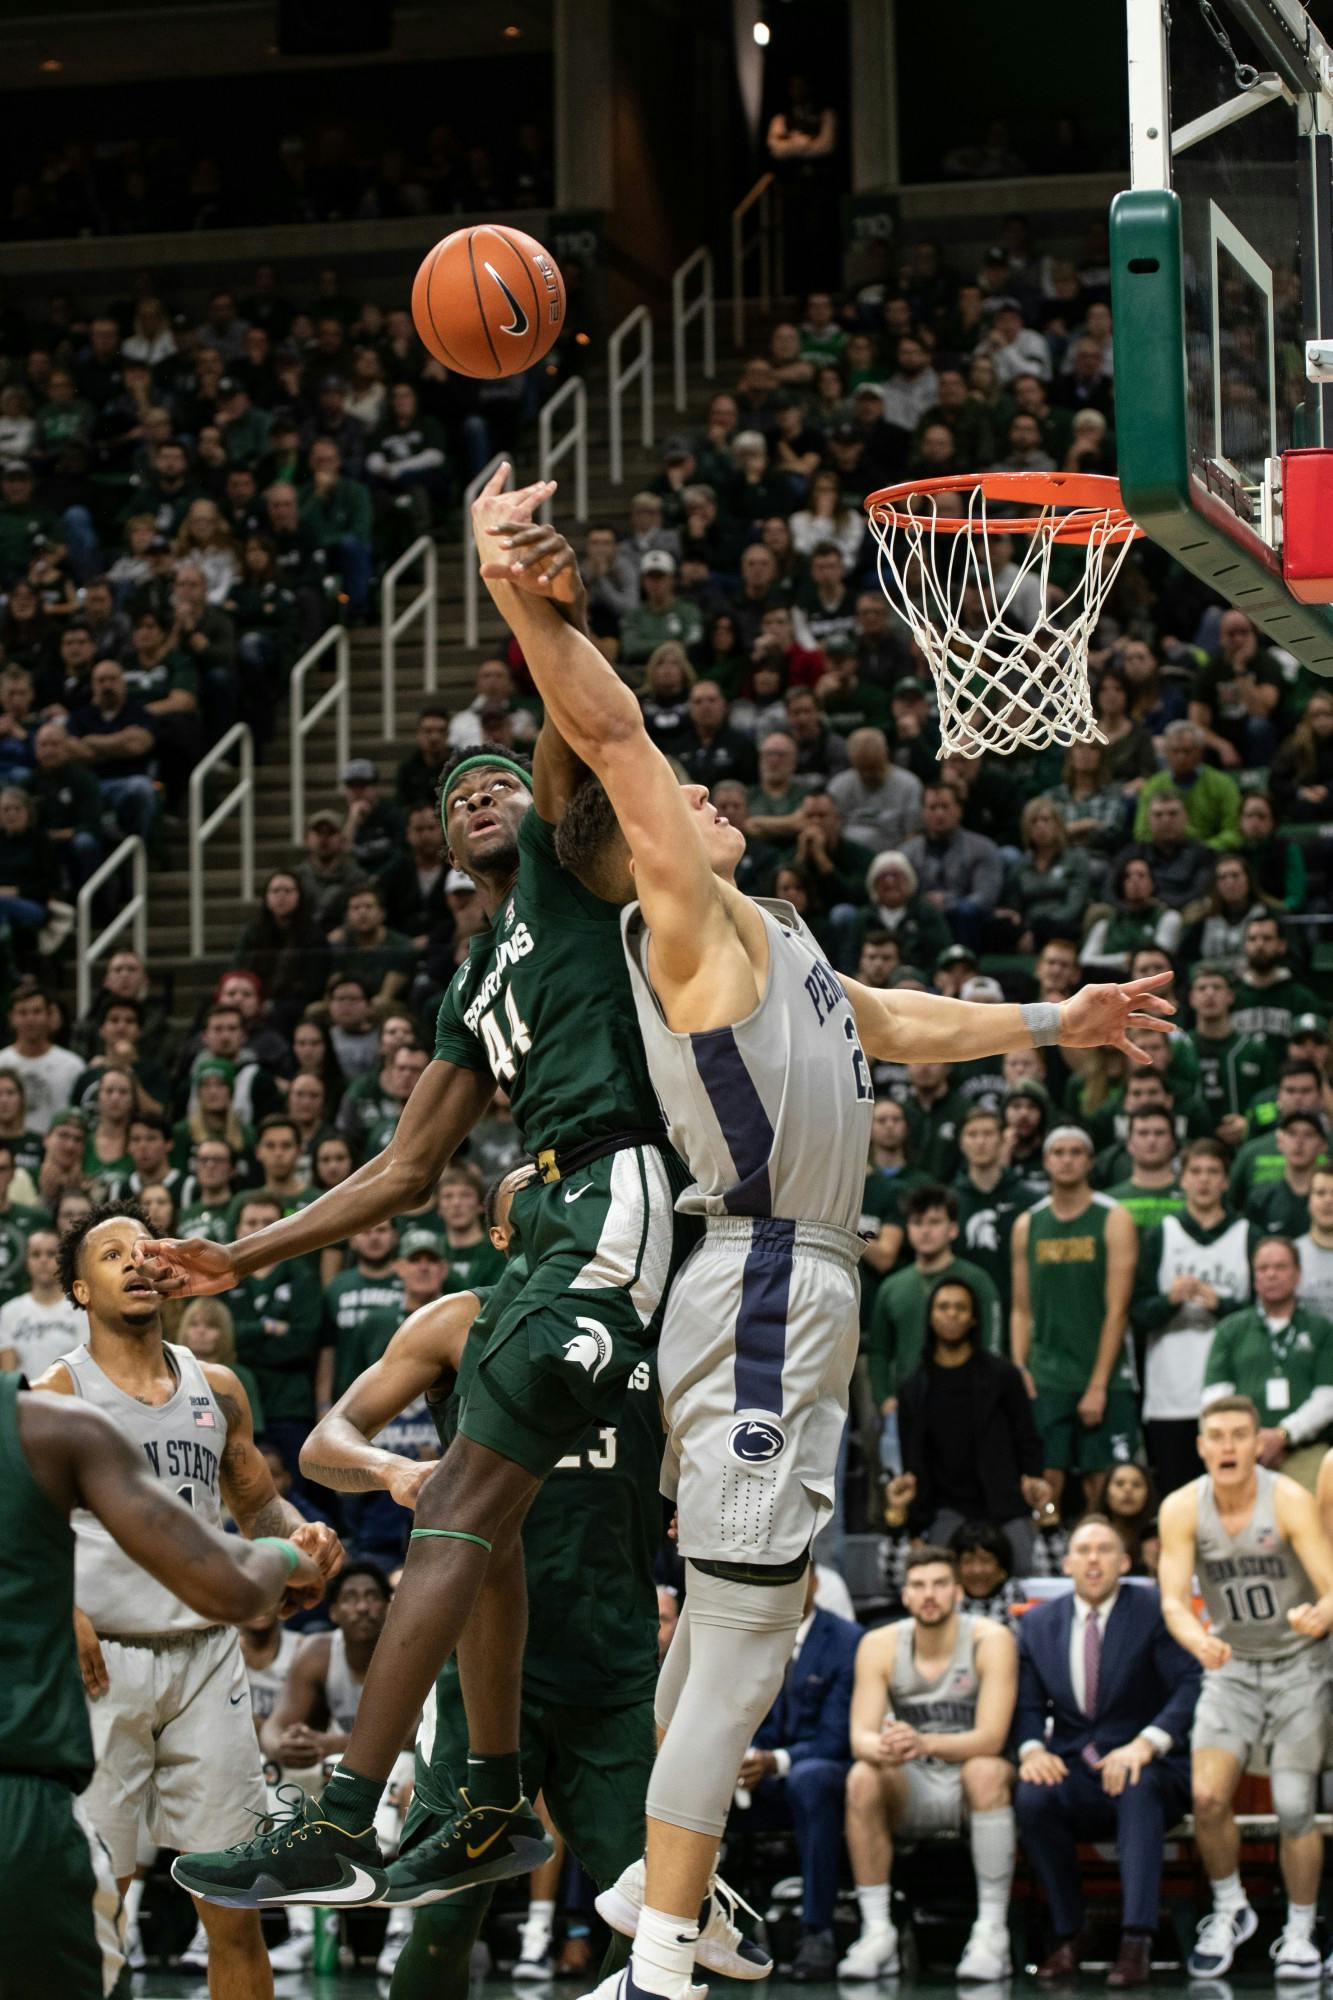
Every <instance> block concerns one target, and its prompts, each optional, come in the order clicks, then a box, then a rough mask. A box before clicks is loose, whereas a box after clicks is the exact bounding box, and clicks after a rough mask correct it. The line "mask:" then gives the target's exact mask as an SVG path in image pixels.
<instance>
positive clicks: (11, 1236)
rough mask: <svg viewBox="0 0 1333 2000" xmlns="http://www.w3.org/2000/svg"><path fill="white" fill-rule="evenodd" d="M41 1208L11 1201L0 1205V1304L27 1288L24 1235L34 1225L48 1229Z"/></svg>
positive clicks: (25, 1238) (25, 1237) (33, 1227)
mask: <svg viewBox="0 0 1333 2000" xmlns="http://www.w3.org/2000/svg"><path fill="white" fill-rule="evenodd" d="M51 1226H52V1225H51V1218H50V1216H49V1215H48V1214H47V1212H46V1210H45V1209H44V1208H22V1207H20V1206H19V1204H18V1203H17V1202H11V1203H10V1205H9V1207H8V1208H5V1209H0V1305H5V1304H6V1303H7V1302H8V1301H9V1300H10V1299H16V1298H18V1297H19V1295H20V1293H22V1292H26V1291H27V1289H28V1270H27V1264H26V1261H25V1260H26V1258H27V1254H28V1238H29V1237H30V1236H31V1235H32V1232H33V1230H34V1229H50V1228H51Z"/></svg>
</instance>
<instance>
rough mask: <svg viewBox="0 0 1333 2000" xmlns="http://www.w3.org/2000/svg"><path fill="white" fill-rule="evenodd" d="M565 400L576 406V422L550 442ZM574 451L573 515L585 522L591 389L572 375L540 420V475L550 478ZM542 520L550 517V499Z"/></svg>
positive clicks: (538, 424) (543, 477)
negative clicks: (556, 418) (557, 415)
mask: <svg viewBox="0 0 1333 2000" xmlns="http://www.w3.org/2000/svg"><path fill="white" fill-rule="evenodd" d="M566 403H573V405H574V421H573V423H572V424H571V425H570V427H569V429H568V430H567V431H566V432H565V434H564V436H563V437H562V438H561V439H560V441H559V443H558V444H552V442H551V430H552V427H553V422H554V418H555V413H556V411H557V410H562V409H563V408H564V406H565V404H566ZM571 451H572V452H573V454H574V518H575V520H576V521H586V520H587V518H588V391H587V389H586V388H585V387H584V384H583V378H582V376H579V375H571V376H570V378H569V380H568V382H566V383H565V384H564V386H563V388H560V389H557V390H556V392H555V394H554V396H552V398H551V400H550V402H549V403H543V404H542V408H541V414H540V416H539V417H538V419H537V476H538V478H539V479H549V478H550V476H551V473H552V471H553V470H554V468H555V467H556V466H557V465H559V463H560V461H561V459H562V458H564V457H565V455H566V453H568V452H571ZM541 518H542V520H543V521H549V520H550V518H551V503H550V501H549V500H548V501H547V502H546V505H545V506H544V507H543V508H542V510H541Z"/></svg>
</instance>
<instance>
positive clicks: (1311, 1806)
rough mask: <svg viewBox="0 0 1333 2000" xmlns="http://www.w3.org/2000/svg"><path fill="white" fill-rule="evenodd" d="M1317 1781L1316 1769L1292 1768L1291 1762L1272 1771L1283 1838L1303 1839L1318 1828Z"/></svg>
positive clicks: (1274, 1807) (1272, 1788)
mask: <svg viewBox="0 0 1333 2000" xmlns="http://www.w3.org/2000/svg"><path fill="white" fill-rule="evenodd" d="M1317 1784H1318V1779H1317V1774H1316V1773H1315V1772H1314V1771H1313V1770H1310V1771H1300V1770H1292V1769H1291V1768H1290V1767H1289V1766H1287V1765H1279V1766H1278V1767H1277V1768H1276V1769H1275V1770H1271V1771H1270V1773H1269V1787H1270V1789H1271V1791H1272V1794H1273V1811H1274V1813H1275V1814H1276V1815H1277V1830H1278V1833H1279V1835H1280V1836H1281V1838H1282V1839H1283V1840H1299V1839H1300V1838H1301V1837H1302V1835H1303V1834H1307V1833H1312V1832H1313V1831H1314V1824H1315V1793H1316V1788H1317Z"/></svg>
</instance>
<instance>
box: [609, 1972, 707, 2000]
mask: <svg viewBox="0 0 1333 2000" xmlns="http://www.w3.org/2000/svg"><path fill="white" fill-rule="evenodd" d="M580 2000H651V1996H650V1995H646V1994H645V1993H644V1992H643V1989H642V1987H639V1986H636V1985H635V1984H634V1976H633V1974H632V1972H631V1971H630V1968H629V1967H628V1966H626V1967H625V1969H624V1971H623V1972H611V1973H608V1974H607V1976H606V1978H605V1979H604V1980H603V1981H602V1983H601V1985H600V1986H594V1987H593V1989H592V1991H591V1993H584V1994H583V1995H581V1997H580ZM675 2000H708V1988H707V1987H706V1986H682V1988H681V1990H680V1992H679V1993H678V1994H677V1995H676V1996H675Z"/></svg>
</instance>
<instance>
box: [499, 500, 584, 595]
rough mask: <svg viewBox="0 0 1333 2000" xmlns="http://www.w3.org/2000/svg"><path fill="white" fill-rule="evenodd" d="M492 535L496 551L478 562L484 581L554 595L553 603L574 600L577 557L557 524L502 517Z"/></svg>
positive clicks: (579, 584)
mask: <svg viewBox="0 0 1333 2000" xmlns="http://www.w3.org/2000/svg"><path fill="white" fill-rule="evenodd" d="M552 483H554V482H552ZM506 498H508V495H506ZM492 539H493V542H494V544H495V547H496V548H497V550H498V551H500V553H499V554H497V555H496V556H495V557H493V558H492V559H491V560H489V561H487V562H483V564H482V566H481V573H482V575H483V577H485V578H486V580H487V582H490V581H491V580H492V579H494V580H495V581H496V582H497V583H512V584H513V586H514V588H515V589H516V590H524V591H527V592H528V593H529V595H530V596H533V597H551V598H554V600H555V601H556V603H557V604H572V603H573V602H574V600H575V598H576V597H577V596H578V594H579V592H580V590H581V589H582V580H581V578H580V576H579V559H578V557H577V556H576V555H575V553H574V550H573V548H572V547H571V546H570V544H569V542H568V541H567V540H566V539H565V537H564V536H563V535H562V534H561V533H560V530H559V529H558V528H553V527H551V526H549V524H547V525H544V524H543V523H542V522H540V521H533V522H532V523H531V524H530V525H528V526H525V525H524V524H523V522H522V521H517V520H514V521H502V522H500V524H499V525H498V527H496V529H495V530H494V533H493V537H492Z"/></svg>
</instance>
